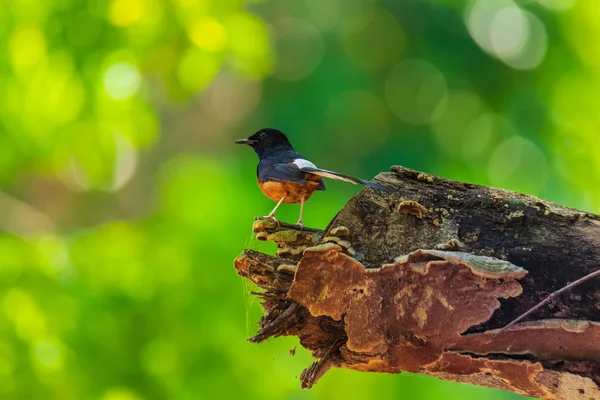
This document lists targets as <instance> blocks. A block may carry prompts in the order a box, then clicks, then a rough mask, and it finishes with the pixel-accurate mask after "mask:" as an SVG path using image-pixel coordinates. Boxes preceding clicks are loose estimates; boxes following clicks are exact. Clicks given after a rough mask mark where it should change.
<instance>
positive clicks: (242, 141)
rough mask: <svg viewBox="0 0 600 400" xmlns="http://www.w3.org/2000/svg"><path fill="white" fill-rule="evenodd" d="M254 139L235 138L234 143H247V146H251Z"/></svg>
mask: <svg viewBox="0 0 600 400" xmlns="http://www.w3.org/2000/svg"><path fill="white" fill-rule="evenodd" d="M254 143H256V141H254V140H250V139H240V140H236V141H235V144H247V145H248V146H252V145H253V144H254Z"/></svg>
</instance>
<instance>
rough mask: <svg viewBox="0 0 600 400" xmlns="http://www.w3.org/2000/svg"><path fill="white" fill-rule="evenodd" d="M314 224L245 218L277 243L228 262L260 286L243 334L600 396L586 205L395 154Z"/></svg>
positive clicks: (319, 368) (372, 363)
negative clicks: (468, 177) (255, 313)
mask: <svg viewBox="0 0 600 400" xmlns="http://www.w3.org/2000/svg"><path fill="white" fill-rule="evenodd" d="M376 181H377V182H378V183H380V184H383V185H385V186H387V187H388V188H389V191H388V192H382V191H375V190H372V189H365V190H363V191H362V192H360V193H359V194H358V195H356V196H355V197H353V198H352V199H351V200H350V201H349V202H348V203H347V204H346V206H345V207H344V208H343V209H342V210H341V211H340V213H339V214H338V215H337V216H336V217H335V218H334V219H333V221H332V222H331V223H330V224H329V226H328V227H327V228H326V229H325V230H323V231H319V230H315V229H306V228H305V229H302V230H300V229H298V228H297V227H295V226H293V225H287V224H280V223H276V222H274V221H271V220H268V219H263V218H258V219H257V220H256V221H255V223H254V231H255V232H256V233H257V237H258V238H259V239H261V240H270V241H273V242H275V243H276V244H277V248H278V251H277V256H269V255H265V254H262V253H258V252H256V251H253V250H245V251H244V253H243V254H242V255H241V256H239V257H238V258H237V259H236V260H235V267H236V269H237V271H238V273H239V274H240V275H241V276H243V277H245V278H248V279H250V280H251V281H252V282H254V283H255V284H257V285H258V286H259V287H260V288H262V289H263V290H264V291H263V292H261V293H259V295H260V296H261V297H262V298H263V300H264V301H263V307H264V308H265V311H266V314H265V316H264V317H263V318H262V319H261V321H260V330H259V332H258V333H257V335H256V336H254V337H253V338H251V339H250V340H251V341H254V342H260V341H263V340H265V339H267V338H269V337H275V336H281V335H295V336H298V338H299V339H300V343H301V345H302V346H303V347H305V348H306V349H308V350H310V351H311V352H312V355H313V357H315V358H316V359H318V361H317V362H315V363H314V364H313V365H312V366H310V367H309V368H307V370H305V371H304V373H303V374H302V376H301V381H302V386H303V387H311V386H312V385H313V384H314V383H315V382H316V381H317V380H318V379H319V378H320V377H321V376H322V375H323V374H324V373H325V372H326V371H327V369H329V368H331V367H338V368H349V369H355V370H359V371H376V372H388V373H399V372H401V371H402V370H405V371H411V372H418V373H424V374H428V375H432V376H436V377H439V378H442V379H447V380H453V381H457V382H467V383H471V384H476V385H481V386H487V387H494V388H499V389H504V390H510V391H513V392H516V393H521V394H524V395H528V396H533V397H539V398H548V399H586V400H588V399H600V282H598V280H597V279H596V280H592V281H589V282H586V283H584V284H582V285H581V286H578V287H576V288H575V289H573V290H571V291H569V292H568V293H564V294H561V295H560V296H557V297H556V298H554V299H553V300H552V301H551V302H550V304H548V305H546V306H544V307H542V308H541V309H540V310H538V311H536V313H535V314H533V315H531V316H529V318H527V321H526V322H521V323H519V324H516V325H515V326H513V327H511V328H509V329H507V330H505V331H503V332H501V333H499V334H497V335H496V334H495V333H497V332H498V331H499V328H502V327H503V326H505V325H506V324H508V323H509V322H510V321H511V320H513V319H514V318H516V317H517V316H519V315H520V314H522V313H523V312H525V311H527V310H528V309H529V308H531V307H533V306H534V305H535V304H536V303H538V302H540V301H541V300H542V299H544V298H545V297H546V296H548V295H549V294H550V293H552V292H553V291H555V290H557V289H560V288H561V287H563V286H565V285H567V284H568V283H569V282H573V281H575V280H577V279H578V278H581V277H582V276H584V275H586V274H588V273H590V272H592V271H594V270H597V269H599V268H600V217H599V216H598V215H595V214H590V213H585V212H582V211H578V210H574V209H570V208H567V207H563V206H560V205H557V204H554V203H551V202H548V201H544V200H541V199H538V198H536V197H533V196H527V195H523V194H519V193H513V192H509V191H506V190H500V189H494V188H489V187H483V186H477V185H472V184H467V183H461V182H455V181H450V180H445V179H441V178H438V177H434V176H430V175H426V174H422V173H419V172H416V171H413V170H409V169H406V168H402V167H393V168H392V172H390V173H382V174H379V175H378V176H377V177H376Z"/></svg>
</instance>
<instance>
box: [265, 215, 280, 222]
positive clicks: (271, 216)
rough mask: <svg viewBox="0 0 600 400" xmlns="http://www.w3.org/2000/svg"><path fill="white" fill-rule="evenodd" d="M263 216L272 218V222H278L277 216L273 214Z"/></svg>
mask: <svg viewBox="0 0 600 400" xmlns="http://www.w3.org/2000/svg"><path fill="white" fill-rule="evenodd" d="M263 218H268V219H270V220H272V221H273V222H277V223H279V221H278V220H277V218H275V216H274V215H265V216H264V217H263Z"/></svg>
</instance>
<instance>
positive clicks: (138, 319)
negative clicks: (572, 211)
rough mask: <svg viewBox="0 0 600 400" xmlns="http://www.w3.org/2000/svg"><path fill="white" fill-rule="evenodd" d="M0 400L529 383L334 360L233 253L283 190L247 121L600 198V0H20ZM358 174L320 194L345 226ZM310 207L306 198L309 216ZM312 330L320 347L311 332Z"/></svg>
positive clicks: (3, 25) (5, 46)
mask: <svg viewBox="0 0 600 400" xmlns="http://www.w3.org/2000/svg"><path fill="white" fill-rule="evenodd" d="M0 10H1V11H0V49H1V51H0V92H1V94H2V95H1V96H0V230H1V231H2V233H0V398H2V399H101V400H137V399H204V398H207V399H208V398H247V399H363V400H368V399H388V398H389V399H456V398H463V399H465V398H466V399H469V398H475V397H477V398H486V399H516V398H520V396H517V395H514V394H511V393H504V392H500V391H495V390H488V389H483V388H478V387H472V386H466V385H459V384H452V383H448V382H444V381H439V380H436V379H432V378H427V377H423V376H418V375H411V374H402V375H399V376H393V375H382V374H365V373H358V372H351V371H341V370H333V371H330V372H329V373H327V375H326V376H325V377H324V378H323V379H322V380H321V381H320V382H319V383H318V384H317V385H316V386H315V387H314V388H313V389H312V390H310V391H303V390H301V389H299V381H298V379H297V377H298V376H299V375H300V373H301V371H302V369H303V368H304V367H306V366H308V365H309V364H310V362H311V360H310V356H309V355H308V354H307V352H306V351H304V350H303V349H301V348H300V347H298V342H297V340H295V339H294V338H278V339H274V340H271V341H269V342H268V343H265V344H261V345H252V344H250V343H247V342H246V341H245V338H247V337H249V336H251V335H252V334H253V333H254V332H255V331H256V327H257V321H258V319H259V317H260V315H261V308H260V306H259V304H258V301H257V300H256V299H254V298H253V297H250V296H249V295H248V294H247V293H248V292H249V291H250V290H252V289H253V288H252V287H250V286H249V285H248V284H246V283H245V282H243V281H242V280H241V279H240V278H238V276H237V275H236V274H235V271H234V270H233V268H232V261H233V259H234V257H236V256H237V255H238V254H239V253H240V252H241V251H242V250H243V249H244V248H245V247H253V248H255V249H258V250H261V251H265V252H273V251H274V248H273V246H272V245H271V244H270V243H267V244H264V243H259V242H257V241H255V240H254V238H253V235H252V233H251V224H252V219H253V217H254V216H256V215H265V214H267V213H268V212H269V211H270V209H271V208H272V206H273V203H272V202H271V201H270V200H268V199H267V198H265V197H264V196H263V195H262V194H261V193H260V192H259V190H258V188H257V187H256V183H255V178H254V174H255V166H256V157H255V155H254V154H253V152H252V151H251V150H250V149H248V148H241V147H240V146H234V145H233V141H234V140H235V139H238V138H243V137H247V136H249V135H250V134H252V133H254V132H255V131H256V130H257V129H259V128H262V127H276V128H279V129H281V130H283V131H284V132H286V133H288V135H289V136H290V137H291V140H292V142H293V143H294V144H295V145H296V148H297V150H298V151H300V152H301V153H303V154H304V155H306V156H307V157H309V158H311V159H312V160H313V161H315V163H317V165H319V166H321V167H324V168H328V169H333V170H338V171H341V172H344V173H348V174H353V175H356V176H361V177H365V178H371V177H372V176H374V175H375V174H376V173H378V172H380V171H385V170H387V169H388V168H389V166H390V165H393V164H401V165H404V166H407V167H411V168H415V169H419V170H422V171H426V172H429V173H433V174H438V175H442V176H444V177H447V178H452V179H460V180H466V181H469V182H474V183H479V184H485V185H493V186H497V187H503V188H507V189H513V190H518V191H523V192H526V193H531V194H535V195H538V196H541V197H543V198H546V199H550V200H554V201H557V202H560V203H563V204H565V205H568V206H572V207H578V208H581V209H584V210H587V211H594V212H597V211H598V209H599V207H600V184H599V183H600V139H599V137H600V112H599V111H600V104H599V93H600V51H598V42H599V40H600V5H599V3H598V2H597V1H592V0H579V1H576V0H530V1H518V2H513V1H511V0H476V1H467V0H429V1H425V0H423V1H419V0H395V1H392V0H387V1H379V2H378V1H374V0H364V1H361V0H272V1H242V0H109V1H104V0H44V1H39V0H0ZM357 190H358V189H357V188H356V187H352V186H351V185H346V184H344V183H339V182H331V183H330V184H329V185H328V191H327V192H326V193H319V194H317V195H315V196H314V197H313V198H312V199H311V201H310V202H309V203H308V205H307V207H306V210H305V219H304V221H305V224H306V225H307V226H313V227H321V228H322V227H324V226H326V224H327V223H328V221H330V220H331V218H332V217H333V216H334V215H335V213H336V212H337V211H338V210H339V209H340V208H341V207H342V206H343V204H344V203H345V202H346V201H347V200H348V199H349V198H350V197H351V196H352V194H353V193H355V192H356V191H357ZM298 208H299V207H298V206H283V207H282V209H281V211H280V212H279V213H278V217H279V218H280V219H282V220H285V221H289V222H294V221H296V218H297V213H298ZM295 347H298V349H297V352H296V355H295V356H291V355H290V354H289V350H290V349H292V348H295Z"/></svg>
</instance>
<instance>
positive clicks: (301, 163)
mask: <svg viewBox="0 0 600 400" xmlns="http://www.w3.org/2000/svg"><path fill="white" fill-rule="evenodd" d="M235 143H237V144H246V145H249V146H250V147H252V148H253V149H254V151H255V152H256V154H257V155H258V158H259V163H258V168H257V171H256V179H257V181H258V186H259V187H260V190H261V191H262V192H263V193H264V194H265V195H266V196H267V197H268V198H270V199H271V200H273V201H275V202H276V203H277V205H276V206H275V208H274V209H273V211H271V212H270V213H269V215H268V216H267V217H269V218H273V219H275V211H276V210H277V208H278V207H279V206H280V205H281V203H286V204H297V203H300V218H299V219H298V225H299V226H302V211H303V209H304V202H305V201H306V200H308V199H309V198H310V196H312V194H313V193H314V192H315V190H325V182H324V181H323V177H325V178H331V179H338V180H341V181H346V182H350V183H353V184H363V185H367V186H369V187H372V188H374V189H378V190H385V187H383V186H381V185H378V184H376V183H373V182H371V181H367V180H363V179H359V178H354V177H351V176H348V175H343V174H340V173H337V172H333V171H328V170H326V169H321V168H317V166H316V165H315V164H313V163H312V162H310V161H308V160H307V159H306V158H305V157H304V156H302V155H301V154H299V153H297V152H296V151H295V150H294V148H293V147H292V145H291V144H290V141H289V140H288V138H287V137H286V136H285V135H284V134H283V133H282V132H280V131H278V130H277V129H271V128H266V129H261V130H259V131H258V132H256V133H255V134H254V135H252V136H250V137H249V138H248V139H241V140H238V141H236V142H235Z"/></svg>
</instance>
